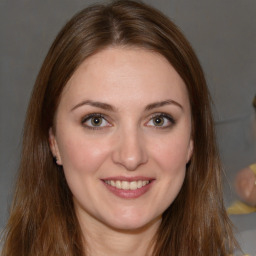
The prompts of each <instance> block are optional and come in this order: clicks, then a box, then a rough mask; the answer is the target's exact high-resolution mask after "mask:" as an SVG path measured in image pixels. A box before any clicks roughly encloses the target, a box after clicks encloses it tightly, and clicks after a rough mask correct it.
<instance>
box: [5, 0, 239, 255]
mask: <svg viewBox="0 0 256 256" xmlns="http://www.w3.org/2000/svg"><path fill="white" fill-rule="evenodd" d="M209 101H210V99H209V95H208V91H207V87H206V82H205V78H204V75H203V72H202V69H201V67H200V64H199V62H198V60H197V58H196V56H195V54H194V52H193V50H192V48H191V46H190V45H189V43H188V42H187V40H186V39H185V38H184V36H183V35H182V34H181V32H180V31H179V30H178V29H177V28H176V26H175V25H174V24H173V23H172V22H171V21H170V20H169V19H168V18H166V17H165V16H164V15H163V14H161V13H159V12H158V11H157V10H155V9H153V8H151V7H149V6H147V5H144V4H142V3H136V2H133V1H116V2H113V3H111V4H108V5H95V6H92V7H90V8H87V9H85V10H83V11H81V12H80V13H79V14H77V15H76V16H74V17H73V18H72V19H71V21H69V22H68V23H67V24H66V26H65V27H64V28H63V29H62V30H61V32H60V33H59V35H58V36H57V38H56V40H55V41H54V43H53V45H52V47H51V48H50V50H49V53H48V55H47V56H46V59H45V61H44V63H43V65H42V68H41V70H40V72H39V75H38V77H37V80H36V83H35V87H34V91H33V93H32V97H31V101H30V104H29V107H28V112H27V118H26V123H25V130H24V139H23V151H22V159H21V164H20V170H19V177H18V182H17V187H16V193H15V198H14V202H13V206H12V209H11V214H10V219H9V222H8V225H7V227H6V233H5V243H4V247H3V253H2V255H8V256H9V255H12V256H14V255H19V256H20V255H24V256H25V255H26V256H28V255H33V256H35V255H40V256H42V255H47V256H48V255H55V256H56V255H94V256H96V255H152V256H153V255H154V256H155V255H164V256H166V255H183V256H185V255H186V256H187V255H197V256H198V255H211V256H213V255H216V256H217V255H218V256H219V255H228V254H231V253H233V249H234V248H235V246H236V242H235V239H234V237H233V235H232V229H231V224H230V222H229V219H228V217H227V215H226V211H225V209H224V206H223V200H222V190H221V180H220V176H221V167H220V161H219V157H218V153H217V149H216V144H215V137H214V128H213V121H212V115H211V110H210V103H209ZM53 159H54V161H53Z"/></svg>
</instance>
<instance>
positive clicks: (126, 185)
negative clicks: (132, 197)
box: [104, 180, 150, 190]
mask: <svg viewBox="0 0 256 256" xmlns="http://www.w3.org/2000/svg"><path fill="white" fill-rule="evenodd" d="M104 182H105V183H106V184H108V185H110V186H112V187H115V188H118V189H123V190H136V189H138V188H142V187H144V186H146V185H147V184H149V182H150V181H149V180H138V181H131V182H129V181H120V180H116V181H115V180H104Z"/></svg>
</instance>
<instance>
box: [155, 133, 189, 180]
mask: <svg viewBox="0 0 256 256" xmlns="http://www.w3.org/2000/svg"><path fill="white" fill-rule="evenodd" d="M188 144H189V143H188V140H184V141H182V140H179V138H177V137H176V139H175V138H173V137H172V138H169V139H168V138H167V139H166V138H165V140H163V141H159V142H158V143H154V147H152V148H151V154H152V157H153V158H154V159H155V161H156V162H157V164H158V165H159V166H160V167H161V170H162V171H164V172H166V173H167V174H170V175H175V174H177V173H178V172H183V171H184V170H185V169H186V164H187V156H188V150H189V148H188Z"/></svg>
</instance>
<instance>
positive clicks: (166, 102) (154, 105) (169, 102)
mask: <svg viewBox="0 0 256 256" xmlns="http://www.w3.org/2000/svg"><path fill="white" fill-rule="evenodd" d="M166 105H175V106H177V107H179V108H181V109H182V110H183V107H182V106H181V104H180V103H178V102H177V101H174V100H164V101H159V102H154V103H151V104H149V105H147V106H146V107H145V110H146V111H150V110H152V109H154V108H159V107H163V106H166Z"/></svg>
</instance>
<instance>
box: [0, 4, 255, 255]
mask: <svg viewBox="0 0 256 256" xmlns="http://www.w3.org/2000/svg"><path fill="white" fill-rule="evenodd" d="M95 2H96V1H92V0H90V1H89V0H83V1H82V0H72V1H71V0H44V1H40V0H12V1H8V0H0V24H1V25H0V35H1V40H0V56H1V57H0V205H1V207H0V230H1V229H2V228H3V227H4V225H5V223H6V220H7V216H8V209H9V207H10V204H11V197H12V188H13V184H14V180H15V175H16V170H17V167H18V163H19V157H20V148H21V135H22V126H23V122H24V117H25V112H26V107H27V104H28V100H29V96H30V92H31V90H32V87H33V84H34V81H35V79H36V76H37V73H38V71H39V68H40V66H41V64H42V62H43V59H44V57H45V55H46V53H47V51H48V49H49V47H50V45H51V43H52V41H53V40H54V38H55V36H56V35H57V33H58V31H59V30H60V29H61V27H62V26H63V25H64V24H65V23H66V22H67V21H68V20H69V19H70V18H71V17H72V16H73V15H74V14H75V13H76V12H77V11H79V10H81V9H82V8H84V7H86V6H88V5H89V4H92V3H95ZM101 2H104V1H101ZM144 2H146V3H148V4H151V5H153V6H155V7H157V8H158V9H160V10H161V11H163V12H164V13H165V14H167V15H168V16H169V17H170V18H171V19H172V20H173V21H174V22H175V23H176V24H177V25H178V26H179V27H180V29H181V30H182V31H183V32H184V34H185V35H186V36H187V38H188V39H189V41H190V42H191V44H192V46H193V47H194V49H195V51H196V53H197V55H198V57H199V59H200V61H201V64H202V66H203V68H204V71H205V75H206V79H207V82H208V86H209V89H210V92H211V94H212V98H213V101H214V105H213V110H214V116H215V122H216V132H217V138H218V144H219V149H220V154H221V158H222V161H223V168H224V171H225V176H224V180H223V183H224V197H225V204H226V206H227V207H228V206H229V205H231V204H232V202H233V201H235V200H236V199H237V196H236V194H235V192H234V188H233V181H234V177H235V175H236V173H237V172H238V171H239V170H240V169H241V168H243V167H246V166H248V165H250V164H252V163H254V162H256V115H255V110H254V109H253V107H252V100H253V98H254V95H255V94H256V15H255V13H256V1H255V0H232V1H228V0H226V1H223V0H190V1H187V0H157V1H154V0H145V1H144ZM231 219H232V221H233V223H234V224H235V226H236V227H237V231H236V234H237V237H238V239H239V241H240V242H241V245H242V248H243V249H244V251H245V252H246V253H248V254H251V255H256V212H254V213H251V214H246V215H234V216H231Z"/></svg>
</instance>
